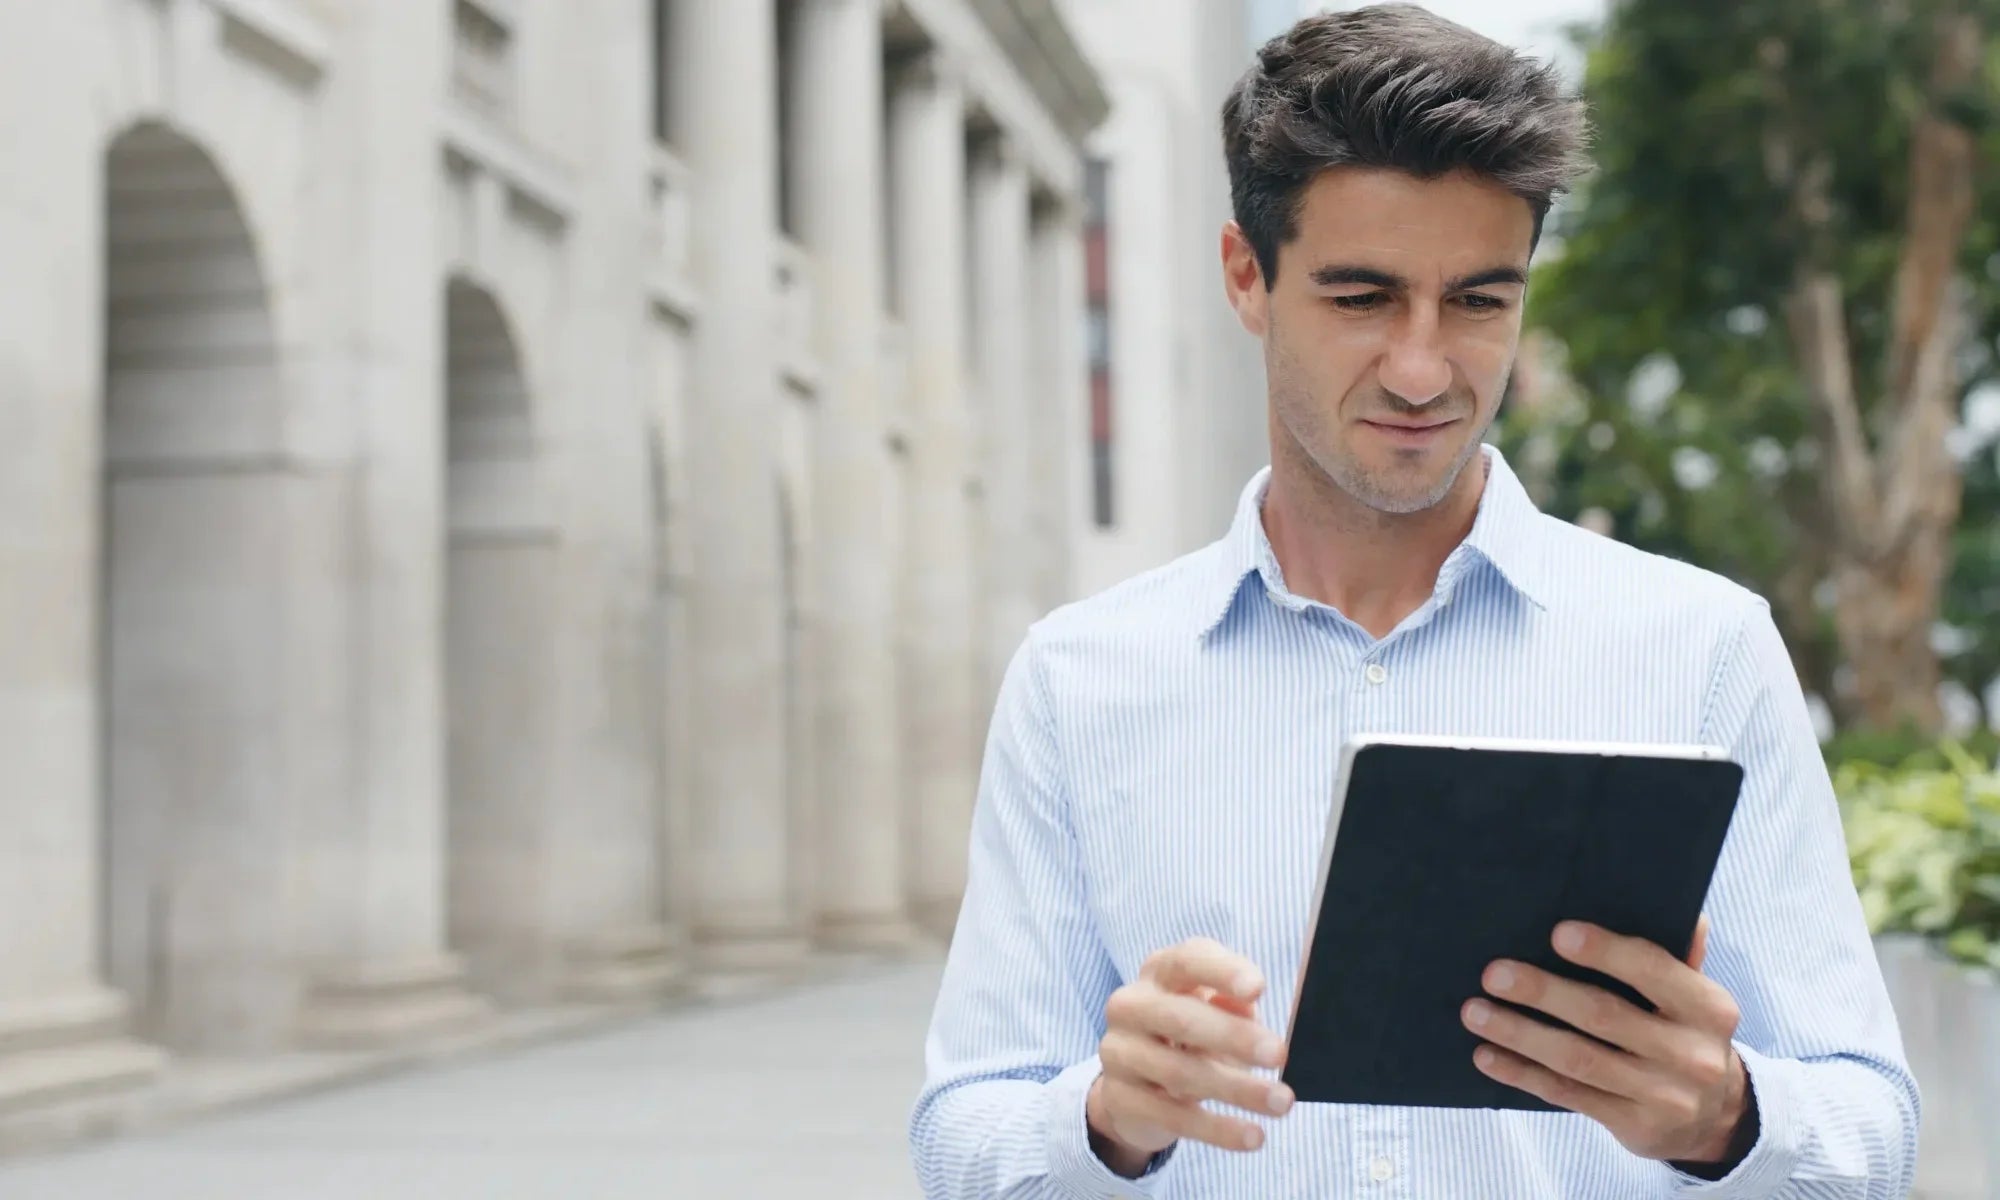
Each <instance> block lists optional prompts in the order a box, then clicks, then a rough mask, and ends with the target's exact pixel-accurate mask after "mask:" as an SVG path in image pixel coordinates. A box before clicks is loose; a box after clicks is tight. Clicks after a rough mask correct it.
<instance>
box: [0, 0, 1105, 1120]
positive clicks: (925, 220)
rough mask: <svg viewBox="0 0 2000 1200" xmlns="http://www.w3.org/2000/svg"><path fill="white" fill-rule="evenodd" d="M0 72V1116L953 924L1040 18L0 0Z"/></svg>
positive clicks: (1058, 496) (1024, 289)
mask: <svg viewBox="0 0 2000 1200" xmlns="http://www.w3.org/2000/svg"><path fill="white" fill-rule="evenodd" d="M0 104H4V110H5V111H6V112H7V113H9V114H11V115H10V117H9V118H8V121H7V126H8V130H9V135H8V137H7V138H6V139H5V141H4V142H0V263H5V264H6V270H5V272H4V273H0V419H4V422H5V431H6V436H5V438H4V439H0V497H4V503H0V612H4V614H5V618H6V619H5V620H4V621H0V762H4V763H5V764H6V770H5V773H6V780H7V786H6V787H5V788H4V789H0V912H4V913H5V914H6V915H5V917H4V918H0V1109H5V1110H17V1109H19V1108H23V1107H27V1108H32V1107H33V1106H34V1105H37V1104H44V1103H52V1102H54V1101H55V1100H57V1099H59V1098H62V1097H68V1096H75V1095H79V1094H84V1093H88V1092H91V1091H94V1090H95V1091H102V1090H104V1089H113V1088H124V1087H129V1086H132V1085H136V1084H140V1083H142V1082H143V1081H145V1080H146V1079H148V1078H149V1077H153V1076H154V1075H156V1074H157V1073H158V1072H159V1071H160V1070H161V1068H162V1064H163V1063H171V1062H173V1061H175V1060H176V1059H182V1058H197V1057H200V1056H204V1055H218V1054H228V1055H249V1056H253V1057H254V1056H258V1055H271V1054H275V1053H278V1052H281V1051H285V1050H288V1049H293V1048H298V1047H304V1046H322V1045H326V1046H342V1047H347V1046H376V1045H382V1044H387V1043H399V1044H407V1043H409V1042H411V1041H412V1040H415V1041H419V1042H421V1041H423V1040H424V1039H427V1038H434V1037H440V1036H445V1035H447V1034H449V1033H450V1032H451V1031H453V1030H459V1029H462V1028H464V1027H465V1026H466V1025H468V1024H476V1023H478V1022H480V1021H484V1020H488V1019H490V1018H491V1015H492V1014H493V1013H495V1012H499V1011H504V1010H505V1009H506V1008H507V1006H509V1005H522V1004H534V1003H537V1002H543V1001H548V1000H551V999H554V998H564V999H568V1000H593V999H604V1000H610V999H619V998H627V999H629V998H631V997H635V996H636V997H649V996H655V995H664V994H666V993H668V992H669V991H670V990H672V989H674V988H676V987H678V986H680V985H681V984H682V983H684V982H685V981H686V980H687V979H689V978H690V977H691V976H700V975H705V974H710V973H715V972H732V971H735V972H741V971H763V970H769V969H785V968H786V967H787V966H788V965H789V964H793V963H795V962H797V961H798V960H799V959H800V958H801V957H802V956H805V955H808V954H811V953H813V952H814V951H815V950H817V949H819V948H823V947H838V948H863V949H873V948H888V949H894V948H897V947H902V946H906V945H908V944H910V943H911V942H912V940H913V939H917V938H920V937H922V936H924V934H923V932H922V931H923V930H925V929H928V930H930V931H932V933H933V934H935V932H936V931H937V930H940V929H942V928H945V927H946V926H947V925H948V922H949V921H950V919H951V917H952V916H953V914H954V911H955V907H956V903H957V899H958V895H959V892H960V889H961V887H962V882H963V870H964V862H965V844H964V843H965V836H966V828H967V822H968V819H969V813H970V807H971V803H972V795H973V790H974V783H975V778H976V772H977V769H978V760H979V754H980V751H981V749H982V745H983V738H984V733H985V723H986V718H987V714H988V712H989V711H990V706H991V697H992V694H993V692H994V689H995V687H996V686H997V682H998V673H999V671H1000V670H1001V669H1002V667H1003V666H1004V665H1005V662H1006V660H1007V658H1008V657H1009V656H1010V655H1011V653H1012V651H1013V649H1014V647H1015V645H1016V644H1017V642H1018V639H1019V637H1020V636H1021V633H1022V631H1023V630H1024V629H1025V627H1026V625H1027V624H1028V623H1029V622H1030V621H1031V620H1032V619H1034V618H1035V617H1036V616H1038V615H1039V614H1040V613H1041V612H1043V611H1046V610H1047V609H1048V608H1050V607H1052V606H1053V605H1055V604H1056V603H1059V602H1060V601H1062V600H1063V599H1065V598H1067V597H1068V596H1069V595H1070V594H1071V587H1072V584H1071V570H1070V566H1071V562H1070V554H1069V549H1068V539H1069V530H1070V527H1071V525H1072V522H1073V518H1074V516H1075V515H1076V514H1079V513H1082V512H1083V511H1084V498H1083V497H1084V486H1085V483H1084V479H1083V478H1082V472H1081V470H1080V467H1079V466H1077V465H1073V463H1074V464H1080V463H1081V460H1082V457H1083V454H1084V439H1083V437H1082V436H1081V432H1080V431H1081V430H1082V429H1083V428H1084V427H1085V426H1084V420H1085V419H1084V412H1085V396H1086V387H1087V383H1086V381H1087V373H1086V366H1085V346H1084V309H1083V303H1084V285H1083V240H1082V235H1081V221H1082V215H1083V197H1084V179H1083V169H1082V146H1083V142H1084V139H1085V138H1086V136H1087V135H1088V133H1089V131H1090V130H1091V129H1092V128H1093V127H1094V126H1095V125H1096V124H1097V123H1098V122H1099V121H1100V120H1101V119H1102V118H1103V116H1104V113H1105V109H1106V99H1105V96H1104V94H1103V92H1102V91H1101V89H1100V84H1099V82H1098V80H1097V77H1096V75H1095V73H1094V71H1093V69H1092V68H1091V67H1090V66H1089V65H1088V64H1087V62H1086V60H1085V59H1084V57H1083V56H1082V54H1081V53H1080V52H1079V50H1078V48H1077V46H1076V44H1075V42H1074V41H1073V39H1072V36H1071V34H1070V32H1069V30H1068V29H1067V27H1066V26H1065V25H1064V23H1063V21H1062V20H1061V18H1060V17H1059V16H1058V15H1057V13H1056V11H1055V9H1054V7H1053V3H1052V0H97V2H94V3H89V4H83V3H45V4H25V3H13V4H5V5H0ZM1072 430H1074V431H1078V432H1077V435H1076V436H1071V432H1070V431H1072Z"/></svg>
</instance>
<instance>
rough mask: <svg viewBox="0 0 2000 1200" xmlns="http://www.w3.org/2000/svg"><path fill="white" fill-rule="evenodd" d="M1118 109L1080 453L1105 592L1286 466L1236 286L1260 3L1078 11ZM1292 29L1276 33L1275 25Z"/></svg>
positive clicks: (1084, 3)
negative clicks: (1234, 141) (1226, 261)
mask: <svg viewBox="0 0 2000 1200" xmlns="http://www.w3.org/2000/svg"><path fill="white" fill-rule="evenodd" d="M1063 12H1064V14H1065V16H1067V17H1068V19H1069V21H1070V24H1071V25H1072V26H1073V27H1074V28H1075V30H1076V34H1077V37H1078V39H1079V40H1080V41H1081V42H1082V43H1083V44H1084V46H1085V48H1086V51H1087V52H1088V54H1089V55H1090V58H1091V61H1092V62H1094V63H1096V64H1097V66H1098V69H1099V70H1100V71H1101V72H1102V74H1103V76H1104V81H1105V90H1106V91H1107V92H1108V93H1109V94H1110V96H1111V101H1112V103H1111V113H1110V116H1109V117H1108V118H1107V119H1106V120H1105V122H1104V123H1103V125H1101V126H1100V127H1099V128H1098V129H1097V130H1096V131H1095V132H1094V133H1093V134H1092V135H1091V137H1090V141H1089V160H1088V163H1087V165H1086V181H1087V186H1086V195H1087V199H1088V203H1087V205H1086V218H1085V235H1086V242H1085V244H1086V248H1087V261H1088V264H1089V270H1088V272H1087V294H1086V315H1087V318H1088V322H1089V324H1088V329H1089V333H1090V338H1089V363H1090V386H1091V412H1090V426H1089V430H1088V433H1087V435H1086V436H1085V438H1084V440H1083V443H1082V444H1081V445H1080V446H1078V447H1077V450H1076V466H1075V467H1074V468H1073V472H1074V474H1075V476H1076V477H1077V479H1078V481H1079V485H1080V486H1079V491H1078V495H1077V496H1076V498H1075V501H1074V502H1075V504H1076V516H1075V518H1074V520H1075V526H1076V529H1077V535H1076V540H1075V566H1074V572H1075V579H1076V585H1077V588H1078V590H1079V591H1081V592H1083V593H1085V594H1088V593H1091V592H1095V591H1098V590H1101V589H1103V588H1105V587H1108V586H1110V585H1112V584H1114V583H1117V582H1118V581H1120V580H1122V579H1125V578H1128V577H1130V576H1132V575H1135V574H1138V573H1140V572H1142V571H1145V570H1147V569H1149V568H1151V567H1154V566H1158V565H1160V564H1161V563H1164V562H1167V561H1169V560H1171V559H1173V558H1174V557H1176V556H1177V555H1180V554H1183V553H1185V552H1187V551H1189V550H1192V549H1194V548H1196V547H1197V546H1200V545H1202V544H1203V543H1205V542H1208V541H1210V540H1212V539H1214V538H1216V537H1219V536H1221V534H1222V532H1223V530H1224V529H1226V528H1227V526H1228V524H1229V520H1230V517H1231V515H1232V514H1233V513H1234V511H1235V506H1236V498H1237V495H1238V493H1239V492H1240V491H1241V489H1242V487H1243V485H1244V484H1245V483H1246V482H1247V481H1248V480H1249V478H1250V476H1251V475H1252V474H1253V473H1254V472H1255V471H1256V470H1257V468H1258V467H1260V466H1262V465H1263V464H1264V463H1265V462H1266V461H1268V459H1269V449H1268V446H1269V440H1268V434H1267V430H1266V425H1265V399H1264V374H1263V363H1262V360H1261V358H1260V357H1259V347H1258V344H1257V341H1256V339H1254V338H1253V337H1251V336H1250V334H1248V333H1247V332H1245V331H1244V329H1243V327H1242V325H1241V324H1239V323H1238V321H1237V318H1236V314H1235V312H1234V311H1233V310H1232V309H1231V308H1230V306H1229V301H1228V297H1227V295H1226V294H1225V292H1224V290H1223V284H1222V255H1221V246H1222V241H1221V239H1222V228H1223V226H1224V224H1225V223H1227V222H1228V221H1229V219H1230V204H1229V179H1228V172H1227V170H1226V169H1225V167H1224V163H1223V157H1222V103H1223V99H1224V97H1225V96H1227V94H1228V92H1229V88H1230V86H1231V85H1232V84H1233V83H1234V82H1235V81H1236V79H1237V78H1238V77H1239V76H1240V75H1241V74H1242V73H1243V71H1244V70H1245V69H1246V68H1247V67H1248V66H1249V65H1250V61H1251V60H1250V55H1251V51H1252V45H1253V42H1252V35H1253V32H1254V30H1255V17H1256V16H1257V5H1255V4H1253V3H1251V0H1063ZM1273 32H1275V30H1274V31H1273Z"/></svg>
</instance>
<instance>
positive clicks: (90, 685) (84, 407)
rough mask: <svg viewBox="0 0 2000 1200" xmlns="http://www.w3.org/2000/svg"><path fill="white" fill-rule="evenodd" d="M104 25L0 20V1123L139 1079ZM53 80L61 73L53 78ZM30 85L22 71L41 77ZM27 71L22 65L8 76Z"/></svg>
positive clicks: (20, 12)
mask: <svg viewBox="0 0 2000 1200" xmlns="http://www.w3.org/2000/svg"><path fill="white" fill-rule="evenodd" d="M102 19H103V18H102V14H100V13H95V12H86V11H85V10H83V9H81V8H76V7H71V6H59V7H57V8H43V7H42V6H40V5H0V46H5V47H6V48H7V51H6V53H7V55H8V57H9V59H10V60H11V61H12V62H13V64H14V66H15V68H16V69H12V70H7V71H0V102H4V103H5V105H6V108H7V111H9V112H15V113H36V114H38V115H37V116H36V118H35V119H34V120H28V121H18V122H15V123H14V125H13V128H12V130H11V132H10V134H9V140H8V148H7V152H6V157H5V160H4V161H0V262H4V263H6V264H7V275H6V281H5V283H4V285H0V329H5V330H6V331H7V332H6V334H5V336H4V337H0V413H5V419H6V421H7V423H8V426H9V428H10V430H11V431H12V432H11V436H8V437H6V438H4V439H0V762H4V763H5V764H7V765H6V776H7V786H5V787H4V788H0V831H4V833H0V912H5V913H6V914H8V915H7V917H6V918H5V919H0V1098H4V1099H0V1107H11V1106H12V1105H15V1104H21V1105H33V1104H35V1103H37V1102H40V1101H44V1100H53V1099H56V1098H59V1097H64V1096H71V1095H75V1094H78V1093H86V1092H90V1091H94V1090H101V1089H106V1088H115V1087H120V1086H125V1085H129V1084H133V1083H138V1082H142V1081H144V1080H146V1079H148V1078H150V1077H151V1076H152V1075H153V1074H154V1073H155V1072H156V1071H157V1070H158V1069H159V1067H160V1065H161V1062H162V1061H163V1057H162V1055H161V1054H160V1053H159V1051H157V1050H154V1049H151V1048H149V1047H145V1046H142V1045H140V1044H138V1043H136V1042H134V1041H132V1040H130V1039H129V1038H127V1037H126V1030H127V1028H128V1021H129V1011H130V1010H129V1002H128V1000H127V998H126V997H124V996H122V995H120V994H119V993H117V992H115V991H113V990H111V989H110V988H109V987H107V986H106V985H105V982H104V975H103V967H102V960H101V957H100V953H101V946H100V940H101V926H100V922H101V917H102V907H101V905H102V901H103V890H102V883H101V880H100V876H99V871H100V870H101V862H102V858H101V855H102V849H103V842H102V824H101V818H100V812H101V809H100V803H101V801H100V794H99V793H100V788H101V787H102V770H101V765H100V764H101V762H102V758H101V754H100V747H99V733H98V730H99V709H98V706H99V704H100V702H101V696H100V695H99V690H98V679H99V675H98V670H99V660H98V649H97V646H98V634H99V625H98V622H99V614H98V605H97V601H96V599H95V596H96V589H97V588H98V587H99V586H100V580H99V576H98V570H97V562H98V548H99V545H98V531H99V529H100V528H101V526H100V524H99V519H98V504H99V495H100V488H101V487H102V479H103V465H102V463H101V461H100V454H99V451H100V447H99V438H100V436H101V433H102V421H103V414H104V408H105V406H104V397H103V394H102V392H101V390H100V385H101V382H102V378H103V366H104V357H103V355H104V346H103V331H104V319H105V297H104V275H103V271H102V267H101V264H102V263H103V261H104V250H103V245H102V239H103V237H104V228H103V226H104V210H105V198H104V151H105V143H106V140H107V139H108V137H109V136H110V134H111V131H108V130H106V129H104V128H103V127H102V124H101V122H102V117H101V116H100V115H99V108H98V105H97V104H96V103H94V102H93V97H94V96H96V95H99V94H101V89H103V88H104V87H106V86H108V81H109V72H110V70H111V69H112V66H111V64H110V63H109V62H107V61H105V60H104V58H103V57H102V56H98V55H92V54H89V53H87V52H86V51H87V50H89V49H92V48H95V47H98V46H99V45H100V44H101V43H102V42H103V41H104V39H103V35H102V32H101V30H100V29H99V28H98V26H99V25H100V23H101V22H102ZM58 63H59V64H61V66H60V68H57V67H56V66H55V64H58ZM38 64H39V65H41V66H42V69H34V68H35V67H36V66H37V65H38ZM22 68H27V69H22Z"/></svg>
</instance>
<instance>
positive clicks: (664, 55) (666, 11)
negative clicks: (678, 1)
mask: <svg viewBox="0 0 2000 1200" xmlns="http://www.w3.org/2000/svg"><path fill="white" fill-rule="evenodd" d="M652 34H653V43H652V44H653V96H652V110H653V140H654V141H657V142H661V143H670V142H672V141H673V140H674V132H675V129H674V94H673V71H674V66H675V62H674V0H653V28H652Z"/></svg>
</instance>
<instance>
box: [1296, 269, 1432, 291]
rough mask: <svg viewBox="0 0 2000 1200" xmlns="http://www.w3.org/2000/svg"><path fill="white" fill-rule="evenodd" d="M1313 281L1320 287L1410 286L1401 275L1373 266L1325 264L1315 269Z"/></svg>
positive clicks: (1399, 288)
mask: <svg viewBox="0 0 2000 1200" xmlns="http://www.w3.org/2000/svg"><path fill="white" fill-rule="evenodd" d="M1312 281H1313V282H1314V283H1315V284H1317V285H1319V286H1320V287H1338V286H1340V285H1341V284H1360V285H1363V286H1366V287H1378V288H1383V289H1385V290H1387V291H1392V292H1399V291H1402V290H1403V289H1404V288H1406V287H1408V286H1409V282H1408V281H1407V280H1405V279H1404V278H1403V277H1402V276H1401V275H1391V274H1390V273H1389V272H1387V271H1378V270H1376V269H1375V268H1373V267H1345V266H1325V267H1316V268H1314V269H1313V273H1312Z"/></svg>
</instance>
